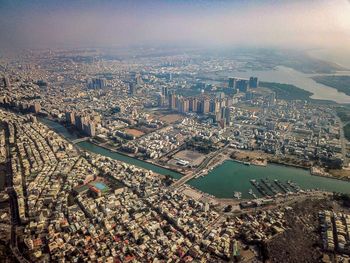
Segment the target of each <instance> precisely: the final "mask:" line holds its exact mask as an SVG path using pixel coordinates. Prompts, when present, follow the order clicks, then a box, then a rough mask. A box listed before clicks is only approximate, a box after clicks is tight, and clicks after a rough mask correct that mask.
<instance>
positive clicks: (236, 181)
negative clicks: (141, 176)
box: [41, 119, 350, 198]
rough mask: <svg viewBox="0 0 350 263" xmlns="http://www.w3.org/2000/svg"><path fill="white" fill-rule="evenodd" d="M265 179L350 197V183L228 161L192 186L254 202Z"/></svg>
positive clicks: (63, 130)
mask: <svg viewBox="0 0 350 263" xmlns="http://www.w3.org/2000/svg"><path fill="white" fill-rule="evenodd" d="M41 121H42V122H43V123H45V124H47V125H48V126H49V127H51V128H52V129H53V130H55V131H56V132H57V133H60V134H61V135H63V136H64V137H65V138H67V139H70V140H72V139H76V138H77V136H76V135H74V134H72V133H70V132H69V131H68V130H67V129H66V128H65V127H64V126H63V125H61V124H59V123H57V122H54V121H51V120H47V119H41ZM77 146H79V147H80V148H82V149H84V150H87V151H90V152H94V153H97V154H101V155H104V156H107V157H110V158H112V159H116V160H120V161H123V162H126V163H129V164H133V165H135V166H138V167H142V168H144V169H148V170H152V171H154V172H156V173H159V174H162V175H169V176H171V177H173V178H175V179H178V178H180V177H181V174H179V173H177V172H174V171H172V170H169V169H166V168H162V167H159V166H157V165H153V164H151V163H148V162H145V161H142V160H139V159H135V158H132V157H129V156H126V155H123V154H120V153H116V152H112V151H109V150H107V149H105V148H103V147H100V146H97V145H95V144H93V143H91V142H88V141H85V142H80V143H78V144H77ZM262 179H268V180H269V182H271V184H273V185H274V187H275V188H276V189H279V190H280V192H282V191H281V189H280V188H279V187H278V186H277V185H276V183H275V180H278V181H279V182H280V183H282V184H284V185H286V186H287V187H289V188H291V187H290V186H289V185H288V183H287V182H288V181H292V182H294V183H296V184H297V185H298V186H300V187H301V188H302V189H305V190H306V189H320V190H326V191H330V192H342V193H349V194H350V182H347V181H341V180H336V179H332V178H326V177H320V176H313V175H311V174H310V172H309V170H305V169H301V168H294V167H289V166H283V165H276V164H269V165H268V166H267V167H261V166H254V165H250V166H247V165H244V164H241V163H237V162H234V161H225V162H224V163H223V164H221V165H219V166H218V167H216V168H215V169H213V170H212V171H210V172H209V174H208V175H206V176H204V177H200V178H196V179H193V180H191V181H190V182H188V184H189V185H191V186H193V187H194V188H197V189H199V190H201V191H203V192H205V193H209V194H212V195H214V196H216V197H219V198H231V197H233V192H235V191H237V192H241V193H242V197H243V198H252V195H250V194H249V190H250V189H252V190H253V192H254V193H255V194H256V195H257V196H261V194H259V192H258V191H257V189H256V188H254V186H253V185H252V183H251V180H256V181H259V182H261V180H262Z"/></svg>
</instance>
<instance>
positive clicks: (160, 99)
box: [158, 94, 165, 107]
mask: <svg viewBox="0 0 350 263" xmlns="http://www.w3.org/2000/svg"><path fill="white" fill-rule="evenodd" d="M164 105H165V97H164V95H163V94H159V95H158V107H163V106H164Z"/></svg>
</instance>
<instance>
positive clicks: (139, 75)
mask: <svg viewBox="0 0 350 263" xmlns="http://www.w3.org/2000/svg"><path fill="white" fill-rule="evenodd" d="M135 81H136V85H142V84H143V80H142V77H141V74H136V76H135Z"/></svg>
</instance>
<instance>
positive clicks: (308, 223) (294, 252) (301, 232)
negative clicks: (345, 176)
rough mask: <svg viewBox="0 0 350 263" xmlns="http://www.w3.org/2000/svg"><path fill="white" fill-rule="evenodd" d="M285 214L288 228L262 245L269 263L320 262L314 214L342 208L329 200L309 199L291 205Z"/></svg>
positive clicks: (321, 254) (318, 237) (316, 215)
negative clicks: (291, 208) (290, 208)
mask: <svg viewBox="0 0 350 263" xmlns="http://www.w3.org/2000/svg"><path fill="white" fill-rule="evenodd" d="M292 207H293V210H291V211H289V212H286V223H287V225H288V228H287V230H286V231H285V232H283V233H282V234H280V235H277V236H276V237H274V238H273V239H272V240H270V241H268V242H267V243H265V245H264V257H265V259H266V260H269V262H285V263H288V262H310V263H311V262H320V259H321V258H322V256H323V252H322V250H321V246H322V242H321V237H320V232H319V228H318V227H319V222H318V212H319V211H321V210H333V211H340V210H343V209H345V208H344V207H342V206H341V205H340V204H339V203H338V202H336V201H333V200H331V198H322V199H317V200H316V199H314V200H312V199H309V200H305V201H303V202H300V203H297V204H294V205H292Z"/></svg>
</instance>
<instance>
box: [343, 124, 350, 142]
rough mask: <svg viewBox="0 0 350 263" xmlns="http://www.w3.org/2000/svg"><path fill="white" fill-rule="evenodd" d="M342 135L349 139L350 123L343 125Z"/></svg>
mask: <svg viewBox="0 0 350 263" xmlns="http://www.w3.org/2000/svg"><path fill="white" fill-rule="evenodd" d="M344 136H345V137H346V139H347V140H348V141H350V123H348V124H346V125H345V126H344Z"/></svg>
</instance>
